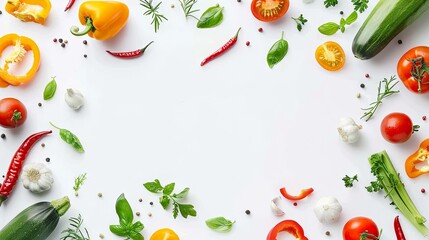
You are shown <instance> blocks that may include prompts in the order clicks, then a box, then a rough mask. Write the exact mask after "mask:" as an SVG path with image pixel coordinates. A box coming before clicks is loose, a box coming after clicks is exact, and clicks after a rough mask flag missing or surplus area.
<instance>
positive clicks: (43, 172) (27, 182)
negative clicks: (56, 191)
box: [21, 163, 54, 193]
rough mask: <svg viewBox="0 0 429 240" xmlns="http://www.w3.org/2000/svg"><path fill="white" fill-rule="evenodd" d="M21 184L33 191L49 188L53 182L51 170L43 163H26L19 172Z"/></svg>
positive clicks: (38, 191) (37, 191) (39, 191)
mask: <svg viewBox="0 0 429 240" xmlns="http://www.w3.org/2000/svg"><path fill="white" fill-rule="evenodd" d="M21 181H22V184H23V185H24V187H25V188H26V189H29V190H30V191H31V192H34V193H41V192H44V191H47V190H49V189H50V188H51V187H52V184H53V183H54V178H53V175H52V171H51V170H50V169H49V168H48V167H46V165H45V164H43V163H35V164H26V165H25V166H24V168H23V169H22V174H21Z"/></svg>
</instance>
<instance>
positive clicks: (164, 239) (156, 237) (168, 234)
mask: <svg viewBox="0 0 429 240" xmlns="http://www.w3.org/2000/svg"><path fill="white" fill-rule="evenodd" d="M150 240H180V239H179V236H177V234H176V233H175V232H174V231H173V230H171V229H169V228H162V229H159V230H157V231H156V232H154V233H153V234H152V236H151V237H150Z"/></svg>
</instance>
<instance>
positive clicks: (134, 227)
mask: <svg viewBox="0 0 429 240" xmlns="http://www.w3.org/2000/svg"><path fill="white" fill-rule="evenodd" d="M143 228H144V225H143V223H141V222H140V221H137V222H135V223H134V224H133V225H132V226H131V229H132V230H133V231H134V232H141V231H142V230H143Z"/></svg>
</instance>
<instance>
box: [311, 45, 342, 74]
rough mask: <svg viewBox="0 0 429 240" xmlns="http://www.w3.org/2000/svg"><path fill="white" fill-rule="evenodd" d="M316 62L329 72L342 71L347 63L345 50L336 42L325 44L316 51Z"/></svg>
mask: <svg viewBox="0 0 429 240" xmlns="http://www.w3.org/2000/svg"><path fill="white" fill-rule="evenodd" d="M315 55H316V60H317V62H318V63H319V65H320V66H322V67H323V68H324V69H326V70H328V71H337V70H340V69H341V68H342V67H343V66H344V64H345V63H346V55H345V54H344V50H343V48H342V47H341V46H340V45H339V44H338V43H336V42H331V41H328V42H325V43H324V44H322V45H320V46H319V47H317V49H316V54H315Z"/></svg>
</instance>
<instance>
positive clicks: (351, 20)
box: [346, 11, 358, 25]
mask: <svg viewBox="0 0 429 240" xmlns="http://www.w3.org/2000/svg"><path fill="white" fill-rule="evenodd" d="M357 18H358V14H357V12H356V11H353V12H352V13H351V14H350V16H348V17H347V18H346V24H347V25H350V24H352V23H354V22H355V21H356V19H357Z"/></svg>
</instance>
